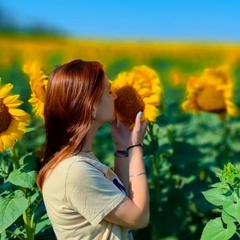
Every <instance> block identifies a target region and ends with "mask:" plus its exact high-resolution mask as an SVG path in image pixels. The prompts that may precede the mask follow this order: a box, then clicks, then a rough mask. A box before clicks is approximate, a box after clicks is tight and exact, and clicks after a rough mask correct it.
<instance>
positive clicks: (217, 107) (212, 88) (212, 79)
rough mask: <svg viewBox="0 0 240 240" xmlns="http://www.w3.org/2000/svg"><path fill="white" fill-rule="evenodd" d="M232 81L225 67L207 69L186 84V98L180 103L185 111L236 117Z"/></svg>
mask: <svg viewBox="0 0 240 240" xmlns="http://www.w3.org/2000/svg"><path fill="white" fill-rule="evenodd" d="M232 92H233V81H232V79H231V78H230V76H229V74H228V68H227V67H226V66H220V67H218V68H207V69H205V70H204V72H203V75H202V76H200V77H191V78H189V80H188V82H187V93H188V94H187V98H186V101H184V102H183V103H182V108H183V109H184V110H185V111H194V112H201V111H204V112H210V113H216V114H218V115H219V116H220V117H224V116H225V115H226V113H227V114H229V115H230V116H236V115H238V110H237V107H236V106H235V104H234V103H233V101H232V99H233V96H232Z"/></svg>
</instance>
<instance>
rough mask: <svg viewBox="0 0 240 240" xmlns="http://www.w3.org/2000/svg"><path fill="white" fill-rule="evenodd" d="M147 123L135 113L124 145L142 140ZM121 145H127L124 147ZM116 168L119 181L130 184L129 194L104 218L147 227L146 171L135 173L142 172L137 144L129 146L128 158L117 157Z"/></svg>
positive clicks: (140, 156) (129, 225)
mask: <svg viewBox="0 0 240 240" xmlns="http://www.w3.org/2000/svg"><path fill="white" fill-rule="evenodd" d="M147 124H148V123H147V122H143V123H141V118H140V116H137V117H136V122H135V127H134V129H133V131H132V132H130V133H129V134H125V137H126V138H127V139H125V141H123V142H124V144H127V147H129V146H132V145H135V144H138V143H142V141H143V138H144V135H145V132H146V128H147ZM121 127H122V129H121V130H122V131H126V132H127V130H126V128H125V127H126V126H125V127H124V126H120V128H121ZM127 129H128V128H127ZM126 132H125V133H126ZM115 140H116V139H115ZM116 142H117V141H115V143H116ZM117 143H118V144H119V145H118V146H120V143H119V142H117ZM124 144H122V145H124ZM121 147H125V149H126V148H127V147H126V146H121ZM125 160H127V161H125ZM124 161H125V162H124ZM115 170H116V173H117V174H118V176H119V178H120V179H121V181H122V182H123V183H124V184H129V197H125V198H124V200H123V201H122V202H121V203H120V204H119V206H118V207H117V208H115V209H114V210H112V211H111V212H110V213H109V214H108V215H107V216H106V217H105V220H107V221H109V222H112V223H115V224H118V225H120V226H124V227H128V228H143V227H145V226H147V224H148V221H149V192H148V185H147V177H146V175H145V174H141V175H138V174H139V173H145V167H144V161H143V152H142V148H141V147H140V146H136V147H133V148H131V149H129V157H128V159H127V158H124V159H120V158H119V159H118V158H116V159H115ZM129 176H130V177H129ZM125 187H126V186H125Z"/></svg>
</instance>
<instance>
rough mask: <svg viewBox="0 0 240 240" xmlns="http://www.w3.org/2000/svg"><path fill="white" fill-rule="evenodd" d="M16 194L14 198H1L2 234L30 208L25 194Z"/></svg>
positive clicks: (0, 227)
mask: <svg viewBox="0 0 240 240" xmlns="http://www.w3.org/2000/svg"><path fill="white" fill-rule="evenodd" d="M14 193H15V195H14V197H11V198H0V216H1V218H0V232H2V231H3V230H4V229H6V228H7V227H9V226H10V225H11V224H12V223H13V222H14V221H15V220H16V219H17V218H18V217H19V216H21V214H22V213H23V212H24V211H25V210H26V209H27V207H28V200H27V199H26V198H25V197H24V194H23V192H22V191H20V190H17V191H15V192H14Z"/></svg>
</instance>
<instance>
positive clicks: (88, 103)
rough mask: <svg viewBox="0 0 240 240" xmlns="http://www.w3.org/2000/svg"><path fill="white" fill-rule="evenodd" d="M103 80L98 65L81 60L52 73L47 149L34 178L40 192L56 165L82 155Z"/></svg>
mask: <svg viewBox="0 0 240 240" xmlns="http://www.w3.org/2000/svg"><path fill="white" fill-rule="evenodd" d="M104 78H105V73H104V70H103V66H102V65H101V64H100V63H99V62H90V61H82V60H74V61H71V62H69V63H66V64H64V65H62V66H59V67H57V68H56V69H55V70H54V71H53V72H52V73H51V75H50V77H49V81H48V86H47V93H46V100H45V107H44V119H45V130H46V145H45V151H44V156H43V159H42V160H41V162H40V165H41V166H40V170H39V173H38V178H37V184H38V186H39V188H40V190H41V189H42V186H43V183H44V180H45V178H46V176H47V174H48V173H50V172H51V171H52V170H53V169H54V168H55V167H56V166H57V164H58V163H60V162H61V161H63V160H64V159H65V158H66V157H67V156H70V155H72V154H76V153H78V152H80V151H81V149H82V146H83V144H84V142H85V138H86V135H87V133H88V131H89V129H90V128H91V125H92V121H93V106H94V105H96V104H97V103H98V101H99V100H100V98H101V95H102V92H103V84H104Z"/></svg>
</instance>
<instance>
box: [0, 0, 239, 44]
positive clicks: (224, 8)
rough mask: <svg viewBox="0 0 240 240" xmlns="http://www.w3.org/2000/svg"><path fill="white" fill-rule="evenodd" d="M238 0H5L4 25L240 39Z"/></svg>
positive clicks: (72, 32)
mask: <svg viewBox="0 0 240 240" xmlns="http://www.w3.org/2000/svg"><path fill="white" fill-rule="evenodd" d="M239 6H240V3H239V2H238V1H237V0H233V1H231V2H230V3H229V2H227V1H224V0H219V1H217V0H209V1H194V2H190V1H187V0H182V1H177V0H169V1H166V0H165V1H163V0H160V1H153V0H150V1H135V0H130V1H126V0H125V1H100V0H95V1H93V2H92V3H89V2H88V1H77V0H72V1H64V0H59V1H56V0H51V1H47V0H42V1H34V2H33V1H30V0H25V1H24V2H22V1H14V0H5V1H4V0H1V1H0V28H1V32H11V31H14V32H21V33H33V32H34V33H45V34H47V33H48V34H57V35H63V36H69V37H77V38H85V39H86V38H91V39H105V40H109V39H110V40H135V41H146V40H151V41H153V40H155V41H173V42H175V41H191V42H192V41H194V42H218V43H219V42H231V43H234V42H235V43H236V42H238V41H239V40H240V33H239V31H238V29H239V21H240V20H239V16H238V13H239V12H238V10H239Z"/></svg>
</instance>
